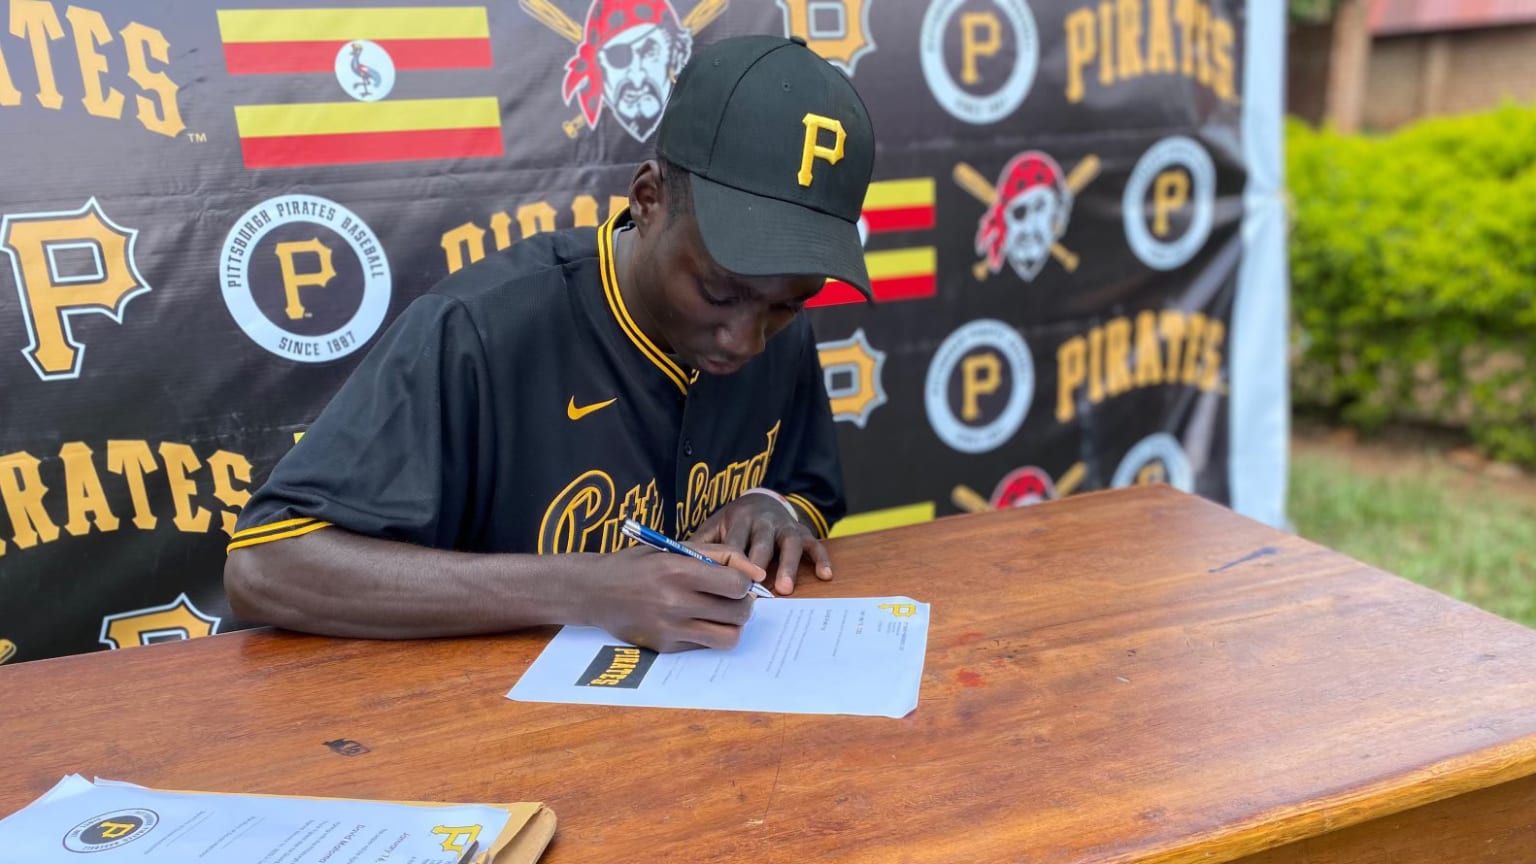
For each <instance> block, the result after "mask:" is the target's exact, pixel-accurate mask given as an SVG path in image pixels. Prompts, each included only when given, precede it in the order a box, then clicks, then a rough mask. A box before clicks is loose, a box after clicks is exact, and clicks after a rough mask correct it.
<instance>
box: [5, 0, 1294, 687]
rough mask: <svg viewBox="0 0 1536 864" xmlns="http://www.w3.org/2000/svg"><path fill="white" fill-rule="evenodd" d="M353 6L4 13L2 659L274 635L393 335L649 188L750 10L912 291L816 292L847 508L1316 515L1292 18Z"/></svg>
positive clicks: (1036, 3) (714, 0)
mask: <svg viewBox="0 0 1536 864" xmlns="http://www.w3.org/2000/svg"><path fill="white" fill-rule="evenodd" d="M328 2H329V3H330V4H331V5H322V3H321V2H318V0H311V2H308V3H304V2H293V0H259V3H253V2H251V0H212V2H210V0H155V2H149V0H122V2H112V3H108V2H105V0H78V2H76V3H74V4H68V3H65V2H50V0H9V2H8V6H9V9H8V16H7V18H6V20H8V21H9V28H8V29H5V30H0V134H3V141H4V150H5V155H6V157H7V160H8V161H7V164H8V166H9V170H8V171H6V172H4V173H3V174H0V220H3V221H0V252H3V256H0V662H4V661H6V660H10V661H12V662H15V661H20V660H32V659H37V658H43V657H50V656H57V655H61V654H69V653H75V652H81V651H90V650H99V649H103V648H126V647H130V646H135V645H145V644H151V643H155V642H160V641H166V640H174V639H185V638H191V637H196V636H204V635H208V634H211V633H219V632H225V631H228V630H231V629H235V628H237V627H240V626H243V622H240V621H238V620H236V619H235V618H234V617H233V616H232V615H231V613H230V611H229V606H228V603H227V602H226V600H225V598H224V594H223V587H222V571H223V563H224V557H225V551H224V550H225V545H226V543H227V542H228V540H229V534H230V533H231V532H232V531H233V529H234V524H235V518H236V516H237V515H238V513H239V511H240V508H241V506H242V505H243V504H244V503H245V502H246V501H247V500H248V499H249V497H250V492H251V490H252V489H254V488H255V487H256V486H257V485H258V484H260V483H261V482H262V481H263V480H264V479H265V477H266V475H267V473H268V472H269V471H270V470H271V467H272V465H273V464H274V463H275V462H276V461H277V460H278V459H279V458H280V457H281V456H282V455H283V453H284V452H285V451H286V450H287V449H288V448H289V447H291V446H292V445H293V443H294V440H295V438H296V436H298V435H300V434H301V433H302V432H303V430H304V429H305V426H306V424H308V423H309V422H311V421H312V420H313V418H314V417H315V416H316V415H317V414H318V413H319V411H320V409H321V408H322V407H323V406H324V405H325V403H326V401H327V400H328V399H329V398H330V396H331V395H332V394H333V393H334V392H335V390H336V389H337V387H338V386H339V385H340V384H341V382H342V381H343V380H344V379H345V377H346V376H347V374H348V373H349V372H350V371H351V370H352V369H353V368H354V367H355V366H356V364H357V363H358V361H359V360H360V359H361V358H362V357H363V356H364V355H365V354H366V352H367V351H368V349H369V348H370V347H371V346H372V344H373V343H374V342H375V341H376V340H377V338H378V336H379V334H380V333H381V332H382V330H383V329H384V328H386V327H387V326H388V325H389V323H390V322H391V321H392V320H393V319H394V316H396V315H397V314H398V313H399V312H400V311H401V310H402V309H403V308H404V307H405V306H406V305H407V304H408V303H409V302H410V301H411V300H412V299H414V298H415V297H417V296H418V295H420V294H421V293H422V292H424V291H427V290H428V289H430V288H431V287H432V285H433V284H435V283H436V282H437V281H438V280H440V279H442V278H443V277H444V276H446V275H448V274H449V273H452V272H454V271H455V270H458V269H460V268H462V267H465V266H467V265H469V264H470V263H473V262H475V261H479V260H481V259H483V258H485V257H486V256H488V255H495V254H497V251H498V250H501V249H504V248H506V247H507V246H508V245H510V244H512V243H515V242H517V241H518V240H519V239H521V238H523V237H527V236H529V235H532V234H534V233H537V232H542V231H551V230H556V229H560V228H566V227H571V226H590V225H595V224H597V223H598V221H599V220H602V219H605V218H607V216H608V215H609V214H610V213H612V212H613V211H614V210H615V209H621V208H623V207H624V205H625V199H624V197H623V196H624V195H625V193H626V191H627V188H628V184H629V180H630V178H631V176H632V175H633V171H634V166H635V164H636V163H638V162H639V161H641V160H643V159H646V158H649V157H650V156H651V155H652V154H653V148H654V144H655V131H656V125H657V122H658V120H659V116H660V110H661V107H662V105H664V104H665V101H666V99H667V97H668V95H669V93H670V90H671V86H672V80H673V76H674V75H675V73H676V71H677V70H678V69H679V68H680V67H681V66H682V64H683V63H685V62H686V61H687V59H688V57H689V56H690V54H691V52H692V51H694V50H695V49H696V48H697V46H700V45H703V44H707V43H709V42H711V41H713V40H717V39H720V38H722V37H725V36H732V35H741V34H748V33H776V34H782V35H791V34H798V35H800V36H803V37H805V38H806V39H807V41H808V44H809V45H810V46H811V47H812V48H813V49H814V50H816V51H817V52H818V53H819V54H821V55H822V56H823V57H826V58H827V59H828V60H830V61H831V62H833V63H835V64H837V66H839V67H840V68H841V69H842V70H843V71H844V72H845V73H846V74H848V75H849V76H851V78H852V80H853V82H854V84H855V86H856V87H857V88H858V90H859V92H860V93H861V95H862V96H863V98H864V100H865V101H866V103H867V104H868V106H869V110H870V114H871V116H872V118H873V121H874V125H875V130H876V133H877V135H878V137H879V141H878V155H877V158H876V163H875V182H874V183H873V185H872V186H871V188H870V191H869V196H868V200H867V201H866V203H865V208H864V218H863V221H862V227H863V229H864V233H865V237H866V257H867V260H868V265H869V271H870V274H871V276H872V278H873V282H874V290H875V293H876V295H877V298H878V302H877V303H875V304H873V305H867V304H864V303H862V302H853V301H854V299H855V294H854V292H853V291H852V290H851V289H850V288H848V287H847V286H843V285H838V284H836V283H833V284H831V285H829V286H828V287H827V288H826V289H825V290H824V291H823V293H822V294H821V295H820V296H819V297H818V299H817V300H816V301H815V302H814V303H813V304H812V305H813V306H814V307H815V308H813V309H812V310H811V311H810V313H809V314H811V316H812V317H813V320H814V323H815V326H816V332H817V336H818V340H819V342H820V348H821V360H822V365H823V367H824V369H825V381H826V386H827V391H828V395H829V397H830V399H831V401H832V406H833V410H834V414H835V416H836V418H837V421H838V432H839V437H840V443H841V446H842V450H843V456H844V465H845V468H846V472H847V480H848V490H849V503H850V508H851V509H850V512H851V514H852V515H850V516H849V517H848V518H847V519H845V520H844V521H843V522H842V523H841V524H840V525H839V526H837V528H836V531H835V532H834V533H837V534H843V533H852V532H857V531H867V530H872V529H876V528H882V527H889V526H895V525H902V524H908V523H912V522H918V521H922V520H926V519H932V518H935V517H937V516H944V515H948V514H953V513H958V512H967V511H981V510H988V509H992V508H999V507H1013V506H1022V505H1028V504H1032V503H1035V502H1039V501H1047V500H1051V499H1055V498H1062V497H1066V496H1069V495H1073V494H1077V493H1081V492H1085V491H1089V490H1095V489H1106V488H1111V487H1120V486H1127V485H1131V484H1137V483H1152V482H1166V483H1169V484H1171V485H1173V486H1176V487H1178V488H1180V489H1183V490H1187V491H1191V492H1194V493H1197V494H1199V495H1202V496H1205V497H1207V498H1210V499H1212V500H1214V501H1218V502H1221V503H1224V504H1229V505H1234V506H1236V507H1237V509H1239V510H1241V511H1242V512H1245V513H1248V514H1251V515H1254V516H1255V517H1256V518H1260V519H1263V520H1265V521H1268V522H1271V523H1283V521H1284V507H1283V498H1284V491H1285V490H1284V470H1285V452H1286V451H1285V448H1286V441H1285V435H1286V429H1285V422H1284V417H1285V415H1286V408H1287V402H1286V400H1287V397H1286V392H1285V387H1286V382H1285V374H1284V369H1285V364H1286V352H1285V344H1286V342H1285V334H1286V329H1285V314H1286V290H1287V286H1286V273H1285V263H1284V245H1283V243H1284V211H1283V208H1282V206H1281V204H1280V198H1279V194H1280V191H1279V190H1280V183H1281V177H1280V124H1279V118H1280V112H1281V92H1280V86H1279V81H1280V78H1281V72H1282V70H1281V64H1282V62H1283V58H1282V56H1281V51H1280V48H1279V40H1280V38H1281V33H1282V31H1283V25H1284V21H1283V19H1282V17H1281V16H1282V14H1283V12H1281V11H1279V10H1280V7H1279V5H1278V4H1270V5H1273V6H1275V11H1274V12H1273V13H1272V12H1269V11H1265V12H1262V13H1258V14H1262V15H1264V16H1266V17H1265V18H1264V19H1263V20H1261V21H1257V22H1256V21H1254V20H1251V14H1250V9H1249V8H1248V5H1247V4H1245V3H1243V2H1238V0H1211V2H1201V0H1117V2H1114V3H1105V2H1096V0H1052V2H1047V0H926V2H925V0H775V2H768V0H520V2H518V3H511V2H505V3H487V4H485V5H443V4H438V3H432V2H429V0H407V2H406V3H405V4H399V3H394V2H390V0H372V2H371V3H370V4H369V5H366V6H363V5H342V4H341V2H340V0H328ZM1259 5H1262V4H1259ZM1271 19H1273V20H1271ZM793 144H794V146H796V147H798V146H800V136H799V134H798V133H797V135H796V137H795V139H794V142H793ZM1127 527H1128V529H1130V530H1134V528H1133V526H1127Z"/></svg>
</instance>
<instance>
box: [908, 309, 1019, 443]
mask: <svg viewBox="0 0 1536 864" xmlns="http://www.w3.org/2000/svg"><path fill="white" fill-rule="evenodd" d="M923 392H924V399H925V401H926V403H927V407H928V422H929V424H930V425H932V426H933V431H934V432H935V433H937V434H938V436H939V439H940V440H942V441H943V442H944V443H945V444H948V445H949V446H950V447H953V448H954V449H956V450H959V451H960V452H962V453H985V452H987V451H988V450H994V449H996V448H998V447H1000V446H1002V445H1003V444H1004V443H1005V442H1006V441H1008V439H1010V438H1012V437H1013V436H1014V433H1016V432H1018V431H1019V427H1020V426H1022V425H1023V424H1024V417H1025V415H1026V414H1028V413H1029V406H1030V403H1031V402H1032V401H1034V395H1035V363H1034V360H1033V358H1031V357H1030V354H1029V346H1028V345H1027V344H1026V343H1025V342H1024V337H1023V336H1020V335H1019V332H1018V331H1017V330H1015V329H1013V328H1012V327H1010V326H1008V325H1007V324H1005V323H1003V322H1002V321H996V320H993V319H982V320H979V321H972V322H971V323H969V324H966V325H965V326H963V327H961V328H960V329H958V330H956V331H955V332H953V333H951V334H950V335H949V338H947V339H945V340H944V343H943V344H942V345H940V346H939V350H938V351H937V352H936V353H935V354H934V355H933V362H932V363H931V364H930V365H929V366H928V380H927V382H926V386H925V387H924V390H923Z"/></svg>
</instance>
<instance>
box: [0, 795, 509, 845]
mask: <svg viewBox="0 0 1536 864" xmlns="http://www.w3.org/2000/svg"><path fill="white" fill-rule="evenodd" d="M511 818H512V814H511V813H509V812H508V811H507V810H506V809H504V808H500V807H488V806H480V805H472V804H471V805H446V806H432V805H412V804H397V803H386V802H379V801H354V800H345V799H334V798H332V799H326V798H283V797H269V796H261V795H214V794H202V793H196V792H162V791H159V790H155V789H145V788H143V787H140V786H134V785H131V784H127V783H114V782H111V781H100V782H97V783H94V784H93V783H91V782H90V781H88V780H86V779H84V778H82V777H80V776H79V775H71V776H69V777H66V778H64V779H63V780H61V781H60V782H59V784H58V785H57V786H55V787H54V788H53V790H51V791H50V792H48V793H47V794H45V795H43V796H42V797H41V798H39V799H38V800H36V801H34V802H32V803H31V804H29V805H27V806H26V807H24V808H22V809H21V810H20V811H18V812H16V813H14V814H12V815H11V816H9V817H7V818H5V819H3V820H0V860H4V861H25V862H27V864H53V862H70V864H80V862H81V861H88V862H89V864H112V862H119V861H140V862H142V861H153V862H155V864H209V862H219V864H457V862H458V861H459V860H460V858H461V857H463V853H464V851H465V850H466V849H467V848H468V847H469V845H470V844H472V843H478V844H479V847H478V848H479V850H480V851H489V850H490V849H491V848H492V845H493V843H496V841H497V840H498V838H499V837H500V835H501V834H502V833H503V829H504V828H506V827H507V823H508V822H509V820H511ZM497 845H505V843H499V844H497ZM82 855H88V856H89V857H87V858H82ZM476 860H479V858H478V856H477V859H476Z"/></svg>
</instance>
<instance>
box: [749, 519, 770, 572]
mask: <svg viewBox="0 0 1536 864" xmlns="http://www.w3.org/2000/svg"><path fill="white" fill-rule="evenodd" d="M747 557H748V558H750V559H751V560H752V563H753V564H756V565H757V566H759V567H767V566H768V562H769V561H772V560H773V524H772V523H770V522H766V521H759V522H755V523H753V525H752V543H751V545H749V546H747Z"/></svg>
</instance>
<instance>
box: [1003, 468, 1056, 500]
mask: <svg viewBox="0 0 1536 864" xmlns="http://www.w3.org/2000/svg"><path fill="white" fill-rule="evenodd" d="M1055 497H1056V484H1055V483H1054V482H1052V481H1051V475H1049V474H1047V473H1045V471H1044V470H1043V469H1040V468H1036V467H1035V466H1033V465H1028V466H1025V467H1023V468H1017V469H1015V470H1013V471H1010V472H1008V476H1006V477H1004V478H1003V479H1002V480H1000V481H998V484H997V488H996V489H994V490H992V500H991V501H990V502H989V503H990V504H991V505H992V507H993V508H994V509H997V510H1002V509H1004V508H1006V507H1028V506H1030V505H1031V504H1039V503H1041V502H1043V501H1050V500H1052V499H1053V498H1055Z"/></svg>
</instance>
